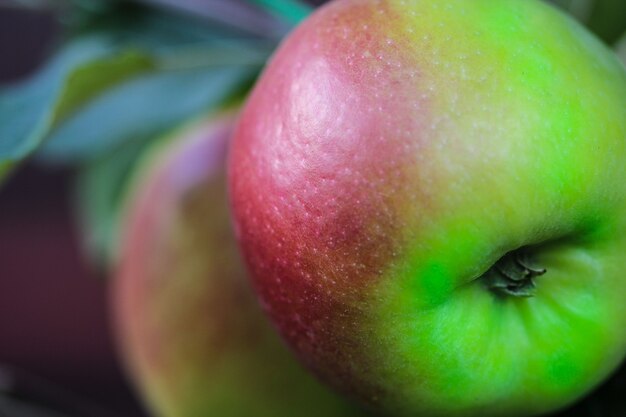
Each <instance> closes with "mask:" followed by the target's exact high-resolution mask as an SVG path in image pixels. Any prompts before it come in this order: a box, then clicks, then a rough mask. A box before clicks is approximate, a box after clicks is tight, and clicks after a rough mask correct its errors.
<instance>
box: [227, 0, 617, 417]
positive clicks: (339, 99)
mask: <svg viewBox="0 0 626 417" xmlns="http://www.w3.org/2000/svg"><path fill="white" fill-rule="evenodd" d="M229 164H230V166H229V175H230V177H229V181H230V199H231V205H232V208H233V213H234V221H235V225H236V230H237V237H238V240H239V244H240V247H241V249H242V253H243V255H244V258H245V260H246V263H247V265H248V268H249V271H250V272H251V276H252V279H253V282H254V285H255V288H256V290H257V292H258V295H259V297H260V300H261V302H262V305H263V306H264V308H265V310H266V311H267V313H268V314H269V315H270V316H271V318H272V319H273V321H274V323H275V324H276V326H277V327H278V328H279V329H280V331H281V333H282V335H283V337H284V338H285V339H286V340H287V341H288V342H289V344H290V345H291V346H292V348H293V349H294V350H295V351H296V352H297V353H298V355H299V357H300V359H301V360H302V361H304V362H305V363H306V365H307V366H308V367H310V368H311V369H312V370H314V371H315V372H316V373H317V374H318V375H319V376H321V377H322V378H323V379H324V380H326V381H327V382H328V383H330V384H331V385H333V386H334V387H335V388H337V389H339V390H341V391H343V392H344V393H347V394H349V395H352V396H353V397H355V398H358V399H359V400H360V401H362V402H364V403H366V404H368V405H369V406H370V407H372V408H374V409H376V410H378V411H381V412H383V413H385V414H388V415H398V416H478V415H480V416H528V415H539V414H542V413H546V412H549V411H552V410H555V409H559V408H561V407H564V406H565V405H567V404H570V403H572V402H573V401H574V400H575V399H577V398H579V397H580V396H581V395H583V394H584V393H586V392H588V391H589V390H590V389H591V388H593V387H594V386H596V385H597V384H598V382H600V381H601V380H602V379H603V378H605V377H606V376H607V375H608V374H609V373H610V372H611V371H612V370H613V369H614V368H615V367H616V366H617V364H618V363H619V362H620V361H621V359H622V358H623V356H624V352H625V350H626V303H625V302H624V296H625V294H626V274H625V271H626V230H625V228H626V72H625V71H624V67H623V66H622V65H621V64H620V63H619V61H618V59H617V58H616V56H615V54H613V53H612V52H610V51H609V50H608V49H607V48H606V47H605V46H603V45H602V44H601V43H600V42H599V41H598V40H597V39H595V38H594V37H593V36H592V35H590V34H589V33H588V32H587V31H586V30H585V29H583V28H582V27H581V26H579V25H578V24H577V23H575V22H574V21H573V20H571V19H569V18H567V17H565V16H564V15H562V14H561V13H560V12H558V11H557V10H555V9H553V8H552V7H550V6H548V5H546V4H543V3H541V2H538V1H534V0H497V1H496V0H473V1H468V0H439V1H435V0H336V1H334V2H331V3H329V4H328V5H327V6H324V7H322V8H321V9H320V10H318V11H317V12H316V13H315V14H314V15H313V16H312V17H311V18H309V19H308V20H307V21H305V22H304V23H303V24H302V25H301V26H300V27H299V28H298V29H297V30H296V31H295V32H294V33H292V34H291V35H290V36H289V37H288V39H287V40H286V41H285V42H284V43H283V44H282V46H281V47H280V49H279V50H278V52H277V53H276V54H275V56H274V57H273V59H272V61H271V62H270V64H269V65H268V67H267V69H266V70H265V72H264V74H263V75H262V77H261V79H260V80H259V82H258V84H257V86H256V87H255V90H254V91H253V93H252V95H251V97H250V99H249V101H248V103H247V105H246V107H245V109H244V112H243V115H242V116H241V118H240V120H239V123H238V127H237V129H236V132H235V135H234V143H233V148H232V150H231V154H230V161H229Z"/></svg>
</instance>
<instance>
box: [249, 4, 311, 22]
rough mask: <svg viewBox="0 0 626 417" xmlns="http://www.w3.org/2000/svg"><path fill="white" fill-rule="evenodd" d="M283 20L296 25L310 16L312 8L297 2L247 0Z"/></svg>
mask: <svg viewBox="0 0 626 417" xmlns="http://www.w3.org/2000/svg"><path fill="white" fill-rule="evenodd" d="M248 1H249V2H251V3H253V4H256V5H258V6H261V7H262V8H263V9H265V10H267V11H268V12H270V13H271V14H273V15H275V16H277V17H279V18H282V19H283V20H285V21H287V22H289V23H291V24H297V23H300V21H302V20H304V19H305V18H306V17H307V16H308V15H310V14H311V12H312V11H313V8H312V7H311V6H309V5H307V4H305V3H303V2H301V1H298V0H248Z"/></svg>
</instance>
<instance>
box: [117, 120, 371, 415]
mask: <svg viewBox="0 0 626 417" xmlns="http://www.w3.org/2000/svg"><path fill="white" fill-rule="evenodd" d="M233 118H234V117H233V116H232V115H224V116H220V117H210V118H208V119H207V120H202V121H200V122H197V123H192V124H191V126H188V127H186V128H184V129H182V130H181V131H179V132H177V133H176V134H174V135H172V136H171V137H168V138H166V139H164V141H163V142H162V143H159V144H158V145H157V148H156V149H155V150H152V151H151V152H150V153H149V154H148V155H147V156H145V157H144V158H143V160H142V161H141V163H140V168H138V169H137V173H136V174H134V179H133V180H132V182H133V185H132V186H131V187H130V189H129V193H128V196H129V197H128V199H127V202H126V204H125V205H124V208H123V211H122V218H123V222H122V223H123V224H122V226H123V227H122V231H121V242H120V246H119V258H120V261H119V267H118V268H117V273H116V276H115V278H114V281H113V286H112V303H113V310H114V313H115V321H114V324H115V330H116V332H117V335H118V339H119V345H120V353H121V354H122V356H123V359H124V360H125V362H126V364H127V366H128V371H129V375H130V376H131V377H132V379H133V380H134V382H135V384H136V387H137V388H138V390H139V391H140V393H141V394H142V396H143V398H144V400H145V403H146V404H147V406H148V407H149V409H150V410H151V411H152V412H153V413H154V415H155V416H160V417H211V416H216V417H249V416H255V417H291V416H294V415H297V416H307V417H317V416H331V417H340V416H341V417H344V416H355V415H362V414H360V411H356V410H355V409H354V408H353V407H352V406H351V405H348V404H347V403H346V402H344V401H343V399H340V398H338V397H337V396H336V395H335V394H334V393H331V392H330V391H329V390H327V388H325V387H323V386H322V385H321V384H319V383H318V382H317V381H316V380H315V379H314V378H313V377H312V376H310V375H308V374H307V373H306V371H305V370H304V369H302V368H301V366H300V365H299V364H298V362H297V361H296V360H295V359H294V358H293V355H292V354H291V353H290V352H289V351H288V350H287V348H286V347H285V346H283V344H282V342H281V341H280V339H279V337H278V335H277V334H276V332H275V330H274V329H272V328H271V326H270V325H269V324H268V322H267V319H266V318H265V317H264V316H263V314H262V312H261V310H260V308H259V307H258V305H257V301H256V300H255V298H254V296H253V294H252V291H251V289H250V288H249V284H248V281H247V279H246V277H245V273H244V268H243V267H242V264H241V262H240V259H239V257H238V253H237V248H236V244H235V240H234V237H233V233H232V231H231V227H230V220H229V215H228V204H227V197H226V184H225V159H226V158H225V155H226V149H227V144H228V137H229V134H230V132H231V128H232V125H233V123H234V122H233Z"/></svg>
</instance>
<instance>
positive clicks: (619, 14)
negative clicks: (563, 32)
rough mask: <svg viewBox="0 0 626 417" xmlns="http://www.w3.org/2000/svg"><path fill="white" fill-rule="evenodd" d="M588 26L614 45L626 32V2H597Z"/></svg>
mask: <svg viewBox="0 0 626 417" xmlns="http://www.w3.org/2000/svg"><path fill="white" fill-rule="evenodd" d="M587 25H588V26H589V28H590V29H591V30H592V31H594V32H595V33H596V34H598V36H600V37H601V38H602V39H603V40H604V41H605V42H607V43H608V44H609V45H612V44H614V43H615V42H617V41H618V39H619V37H620V36H621V35H622V34H623V33H624V30H626V0H596V1H595V7H594V9H593V12H592V13H591V15H590V17H589V20H588V22H587Z"/></svg>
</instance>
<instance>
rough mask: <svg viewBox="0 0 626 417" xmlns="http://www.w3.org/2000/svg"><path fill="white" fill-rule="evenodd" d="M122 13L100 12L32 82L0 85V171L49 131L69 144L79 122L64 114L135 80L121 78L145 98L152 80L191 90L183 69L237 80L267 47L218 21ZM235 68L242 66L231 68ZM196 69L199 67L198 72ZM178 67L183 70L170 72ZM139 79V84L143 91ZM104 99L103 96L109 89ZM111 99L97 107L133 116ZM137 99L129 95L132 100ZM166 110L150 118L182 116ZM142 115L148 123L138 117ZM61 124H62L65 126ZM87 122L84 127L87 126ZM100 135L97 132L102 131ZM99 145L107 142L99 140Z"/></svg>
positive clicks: (260, 59) (155, 87)
mask: <svg viewBox="0 0 626 417" xmlns="http://www.w3.org/2000/svg"><path fill="white" fill-rule="evenodd" d="M123 11H124V13H117V14H116V13H109V14H106V18H103V19H101V20H100V21H98V24H96V25H95V26H92V30H91V31H90V32H89V33H86V34H84V35H82V36H80V37H78V38H76V39H75V40H72V41H70V42H69V43H68V44H67V45H65V47H63V48H62V49H61V50H60V51H59V52H58V54H57V55H56V56H55V57H54V58H53V59H52V60H51V61H50V62H49V63H48V64H47V65H46V66H45V67H44V68H43V69H42V70H41V71H40V72H39V73H38V74H37V75H36V76H34V77H33V78H32V79H31V80H29V81H27V82H25V83H23V84H21V85H18V86H14V87H10V88H5V89H4V90H2V91H0V175H1V173H2V172H6V171H8V170H9V168H10V167H11V166H13V165H15V163H17V162H19V161H20V160H21V159H23V158H25V157H26V156H28V155H30V154H31V153H32V152H34V151H35V150H36V149H37V148H38V147H39V146H40V145H41V144H42V143H43V142H44V141H46V140H48V139H49V138H52V137H54V138H55V140H59V141H60V143H65V144H74V143H75V142H74V141H73V140H68V139H67V138H63V133H62V132H70V133H72V132H73V130H72V129H73V128H72V126H76V125H79V124H80V123H79V122H76V121H74V122H71V123H69V122H70V121H71V119H73V117H74V116H76V115H77V114H81V115H83V116H85V115H89V114H92V113H85V112H84V111H83V110H85V109H86V108H93V106H92V104H93V103H95V102H96V101H98V100H99V99H100V98H101V97H102V96H107V94H108V93H109V92H111V93H112V94H121V93H119V91H118V90H116V87H118V86H120V85H125V84H126V83H127V82H130V81H137V83H132V82H131V83H130V84H128V88H130V90H131V91H134V90H133V89H137V88H139V89H140V91H139V92H138V93H140V94H144V93H145V94H146V96H149V95H150V94H153V93H152V92H153V91H156V90H159V89H160V88H161V87H159V86H158V83H159V82H160V81H159V80H162V81H163V82H164V85H163V88H162V89H163V91H169V90H168V88H170V87H168V85H170V86H171V85H172V84H173V83H176V82H177V83H179V84H181V83H182V84H185V86H187V88H189V89H190V90H193V89H192V88H190V86H189V83H185V82H184V81H180V77H181V76H183V75H184V71H188V75H189V76H190V77H192V78H195V79H197V80H198V82H202V83H206V82H207V81H206V79H205V77H204V76H206V77H208V78H211V79H212V78H213V77H214V76H208V74H207V71H209V69H211V71H210V72H211V73H213V71H212V69H213V68H215V67H216V66H220V65H222V66H223V65H230V66H231V67H232V70H233V71H235V72H237V73H238V74H239V75H238V76H236V77H235V78H237V79H239V80H241V79H242V77H241V73H242V72H246V73H247V74H250V72H254V73H256V72H258V70H259V68H260V65H261V63H262V62H264V60H265V59H266V58H267V55H268V53H269V51H271V49H272V48H273V47H274V42H267V41H262V40H259V39H258V38H255V37H252V36H249V35H246V34H245V33H243V32H241V31H238V30H236V29H233V28H228V27H225V26H223V25H219V24H207V23H206V22H200V21H198V20H195V19H187V18H184V17H180V16H177V15H170V14H167V13H161V12H153V11H146V10H145V9H141V8H137V7H134V8H133V7H131V8H126V9H123ZM251 65H255V70H254V71H250V66H251ZM235 66H240V67H246V69H245V70H242V69H235V68H234V67H235ZM200 67H204V70H203V69H201V68H200ZM177 71H182V72H179V73H178V75H176V72H177ZM218 72H219V71H218ZM201 74H204V76H201ZM149 75H154V77H148V78H145V79H143V80H142V77H143V76H149ZM215 77H218V78H219V77H220V76H219V75H216V76H215ZM248 77H250V75H248ZM175 79H178V81H175ZM224 82H225V84H224V85H228V86H231V87H232V88H236V84H237V83H236V82H232V83H231V82H229V81H227V80H225V81H224ZM211 83H212V81H208V84H207V85H213V84H211ZM146 84H150V85H151V87H147V86H145V85H146ZM141 85H144V87H143V89H141ZM178 87H180V85H179V86H178ZM229 88H230V87H229ZM113 91H118V92H117V93H113ZM147 91H151V92H150V93H148V92H147ZM216 91H217V93H216V94H217V96H216V98H218V99H219V97H220V94H222V95H223V91H221V90H220V89H219V88H218V89H216ZM200 93H202V94H204V97H206V95H207V94H209V93H208V92H207V90H206V89H205V88H199V89H197V91H194V92H193V93H192V94H191V97H195V99H196V103H197V105H198V106H200V105H209V104H208V103H206V100H205V102H202V101H201V100H200V99H199V98H198V97H199V95H200ZM180 96H182V94H180V95H179V97H180ZM107 97H109V99H110V95H108V96H107ZM153 98H154V97H153ZM189 101H190V100H187V106H186V107H184V106H183V107H181V110H182V109H183V108H184V109H186V110H188V111H192V112H193V111H194V108H195V107H193V106H191V105H190V104H189ZM115 103H116V106H117V107H116V108H114V109H112V108H111V107H107V106H106V105H101V107H100V108H102V109H103V111H107V112H111V115H113V114H120V113H128V114H136V112H134V109H131V111H129V112H126V111H125V110H123V111H122V109H124V103H123V102H121V101H119V100H118V101H116V102H115ZM144 103H146V102H145V101H144ZM156 103H163V104H161V105H165V106H166V107H170V108H172V106H171V103H174V101H169V102H167V103H164V101H163V100H161V101H158V100H156V101H155V102H153V103H150V106H151V107H152V108H154V107H155V105H156ZM140 104H141V103H137V101H136V100H135V102H133V104H132V105H133V106H139V105H140ZM90 106H92V107H90ZM161 110H162V109H161ZM174 110H175V111H177V110H176V109H174ZM114 112H117V113H114ZM165 113H168V112H163V111H161V114H162V115H165ZM170 113H171V112H170ZM170 116H171V115H165V116H164V117H163V118H162V120H159V121H157V122H158V126H159V128H164V127H167V126H166V124H167V123H166V122H168V123H170V122H171V123H174V122H175V121H176V120H178V119H179V118H180V117H182V112H181V111H178V113H177V116H176V117H170ZM89 117H92V118H98V119H102V120H109V121H110V122H111V123H113V124H116V125H117V123H115V121H114V119H113V117H111V116H107V115H104V116H102V115H97V116H96V115H92V116H89ZM81 120H82V119H81ZM142 120H143V122H147V120H146V119H145V118H144V119H142ZM154 120H155V121H156V119H154ZM66 122H68V123H69V126H66ZM148 122H149V121H148ZM93 126H94V125H93V124H92V125H91V126H90V129H91V130H93ZM59 130H62V132H59ZM118 130H119V129H118ZM86 132H89V130H87V131H86ZM83 136H85V134H84V133H83ZM99 137H100V138H101V139H102V138H104V136H103V135H100V136H99ZM112 137H113V136H111V135H109V136H108V138H112ZM102 140H104V139H102ZM118 142H119V140H118ZM98 143H99V144H100V145H102V147H105V148H106V146H104V145H103V144H102V143H101V142H98ZM81 146H82V145H81ZM51 149H53V151H52V154H54V155H55V156H56V157H59V156H60V155H61V153H63V151H62V149H61V146H60V145H52V148H51ZM68 153H70V154H76V152H74V150H73V149H69V150H68Z"/></svg>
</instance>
